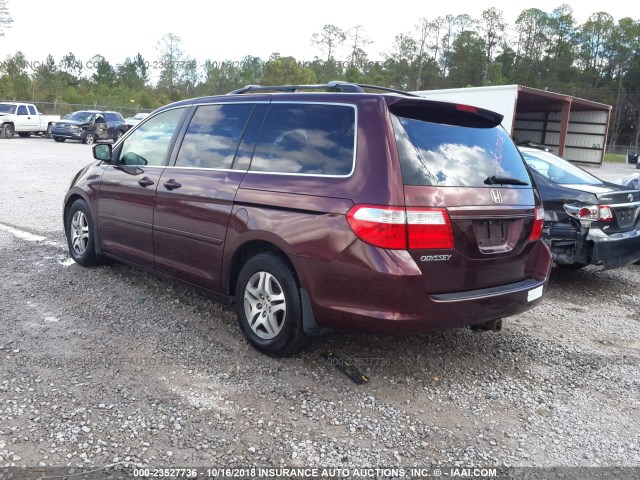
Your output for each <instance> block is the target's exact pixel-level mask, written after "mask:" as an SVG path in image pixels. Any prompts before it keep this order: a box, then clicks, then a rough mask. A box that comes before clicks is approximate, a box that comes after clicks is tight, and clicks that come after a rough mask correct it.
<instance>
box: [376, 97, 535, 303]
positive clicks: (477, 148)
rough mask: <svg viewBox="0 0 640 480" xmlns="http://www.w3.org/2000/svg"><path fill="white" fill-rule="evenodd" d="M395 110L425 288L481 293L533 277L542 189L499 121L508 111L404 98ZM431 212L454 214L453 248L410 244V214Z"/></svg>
mask: <svg viewBox="0 0 640 480" xmlns="http://www.w3.org/2000/svg"><path fill="white" fill-rule="evenodd" d="M389 110H390V112H391V121H392V125H393V129H394V133H395V136H396V143H397V146H398V154H399V159H400V165H401V170H402V177H403V184H404V196H405V204H406V207H407V218H408V222H409V223H410V226H409V229H408V230H409V234H408V235H409V251H410V253H411V255H412V256H413V258H414V259H415V260H416V262H417V264H418V265H419V267H420V269H421V271H422V273H423V277H424V282H425V287H426V288H427V291H428V292H429V293H441V292H456V291H467V290H476V289H481V288H489V287H495V286H500V285H506V284H510V283H515V282H520V281H523V280H526V279H528V277H529V272H527V259H528V254H529V252H530V250H531V248H532V245H533V242H531V241H530V236H531V233H532V230H533V227H534V220H535V215H536V195H537V194H536V192H535V190H534V186H533V181H532V179H531V177H530V175H529V173H528V171H527V169H526V168H525V165H524V162H523V161H522V158H521V157H520V154H519V152H518V151H517V149H516V147H515V145H514V144H513V142H512V140H511V139H510V138H509V136H508V135H507V133H506V132H505V131H504V129H503V128H502V127H501V126H500V125H499V124H500V122H501V120H502V116H501V115H499V114H496V113H493V112H489V111H486V110H482V109H476V108H474V107H468V106H465V105H455V104H447V103H441V102H430V101H416V100H404V101H398V102H396V103H393V104H391V105H389ZM430 209H435V213H436V214H438V215H443V216H444V217H448V218H445V219H444V221H446V222H449V224H450V226H451V229H450V231H451V236H452V242H451V244H450V245H449V246H447V245H446V244H444V247H443V245H439V246H438V247H439V248H432V246H431V245H430V244H429V242H428V241H427V242H426V243H423V242H420V241H412V226H411V221H412V220H411V219H412V212H416V213H415V214H414V215H413V218H418V219H419V218H420V216H421V215H422V214H421V213H420V212H423V211H427V212H429V211H433V210H430ZM438 212H441V213H438ZM418 221H420V220H418ZM541 221H542V220H540V222H539V223H541ZM540 226H541V225H540Z"/></svg>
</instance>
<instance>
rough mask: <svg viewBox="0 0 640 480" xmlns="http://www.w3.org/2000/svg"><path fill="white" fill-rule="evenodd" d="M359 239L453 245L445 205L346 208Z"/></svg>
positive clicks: (384, 244) (387, 244) (385, 244)
mask: <svg viewBox="0 0 640 480" xmlns="http://www.w3.org/2000/svg"><path fill="white" fill-rule="evenodd" d="M347 220H348V222H349V226H350V227H351V229H352V230H353V232H354V233H355V234H356V235H357V236H358V238H360V239H361V240H363V241H365V242H367V243H370V244H371V245H374V246H376V247H380V248H388V249H395V250H400V249H412V250H419V249H421V250H424V249H449V248H453V247H454V242H453V231H452V229H451V221H450V220H449V215H448V214H447V211H446V209H444V208H413V207H410V208H406V209H405V208H403V207H388V206H382V205H355V206H354V207H352V208H351V210H349V212H347Z"/></svg>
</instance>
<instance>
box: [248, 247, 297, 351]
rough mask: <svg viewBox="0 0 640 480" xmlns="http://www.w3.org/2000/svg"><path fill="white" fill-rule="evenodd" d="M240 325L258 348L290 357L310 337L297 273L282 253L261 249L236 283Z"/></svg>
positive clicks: (250, 260) (252, 343)
mask: <svg viewBox="0 0 640 480" xmlns="http://www.w3.org/2000/svg"><path fill="white" fill-rule="evenodd" d="M236 313H237V315H238V322H239V323H240V329H241V330H242V333H243V335H244V336H245V338H246V339H247V341H248V342H249V343H250V344H251V345H252V346H253V347H254V348H255V349H256V350H258V351H260V352H262V353H266V354H267V355H271V356H274V357H286V356H290V355H293V354H295V353H296V352H298V351H300V350H301V349H302V348H303V347H304V346H305V345H306V344H307V343H308V341H309V338H308V337H307V336H306V335H305V333H304V330H303V327H302V304H301V301H300V290H299V287H298V283H297V281H296V279H295V276H294V274H293V272H292V271H291V269H290V268H289V267H288V266H287V264H286V263H285V262H284V261H283V260H282V259H281V258H280V257H278V256H276V255H273V254H270V253H261V254H258V255H256V256H255V257H253V258H251V259H249V261H247V263H246V264H245V265H244V266H243V267H242V270H240V274H239V275H238V282H237V284H236Z"/></svg>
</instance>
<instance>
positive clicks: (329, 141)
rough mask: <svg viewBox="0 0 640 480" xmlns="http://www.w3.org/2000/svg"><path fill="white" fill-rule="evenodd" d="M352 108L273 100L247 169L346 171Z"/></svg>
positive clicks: (352, 146)
mask: <svg viewBox="0 0 640 480" xmlns="http://www.w3.org/2000/svg"><path fill="white" fill-rule="evenodd" d="M355 123H356V113H355V108H354V107H350V106H344V105H322V104H285V103H281V104H278V103H274V104H272V105H271V107H270V108H269V111H268V112H267V115H266V117H265V120H264V124H263V127H262V131H261V132H260V137H259V138H258V143H257V145H256V150H255V153H254V154H253V159H252V161H251V167H250V170H252V171H259V172H278V173H297V174H307V175H308V174H323V175H349V174H350V173H351V171H352V169H353V161H354V149H355V128H356V125H355Z"/></svg>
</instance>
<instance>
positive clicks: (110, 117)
mask: <svg viewBox="0 0 640 480" xmlns="http://www.w3.org/2000/svg"><path fill="white" fill-rule="evenodd" d="M105 116H106V117H107V122H122V117H121V116H120V115H118V114H117V113H105Z"/></svg>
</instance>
